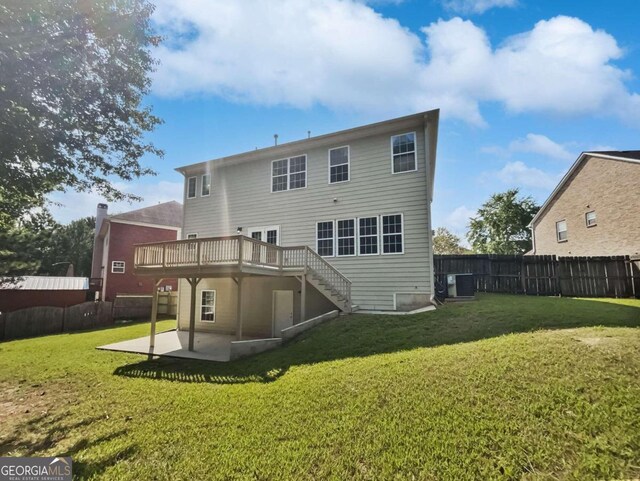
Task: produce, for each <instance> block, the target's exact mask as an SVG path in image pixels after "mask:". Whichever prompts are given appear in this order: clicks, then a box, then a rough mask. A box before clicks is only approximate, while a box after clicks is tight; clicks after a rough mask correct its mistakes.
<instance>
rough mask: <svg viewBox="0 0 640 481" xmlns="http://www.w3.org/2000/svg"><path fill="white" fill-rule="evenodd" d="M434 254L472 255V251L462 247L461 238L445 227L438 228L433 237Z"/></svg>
mask: <svg viewBox="0 0 640 481" xmlns="http://www.w3.org/2000/svg"><path fill="white" fill-rule="evenodd" d="M433 253H434V254H470V253H471V251H470V250H469V249H467V248H466V247H463V246H462V243H461V240H460V237H458V236H457V235H455V234H454V233H452V232H450V231H449V230H448V229H446V228H445V227H438V228H437V229H436V231H435V233H434V235H433Z"/></svg>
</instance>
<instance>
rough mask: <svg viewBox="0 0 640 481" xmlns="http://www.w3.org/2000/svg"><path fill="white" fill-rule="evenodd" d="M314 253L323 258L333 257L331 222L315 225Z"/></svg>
mask: <svg viewBox="0 0 640 481" xmlns="http://www.w3.org/2000/svg"><path fill="white" fill-rule="evenodd" d="M316 251H317V252H318V254H320V255H321V256H323V257H332V256H333V221H332V220H331V221H328V222H318V223H317V224H316Z"/></svg>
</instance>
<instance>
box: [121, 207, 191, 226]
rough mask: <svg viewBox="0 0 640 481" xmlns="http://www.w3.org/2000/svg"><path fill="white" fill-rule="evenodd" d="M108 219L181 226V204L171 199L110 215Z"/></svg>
mask: <svg viewBox="0 0 640 481" xmlns="http://www.w3.org/2000/svg"><path fill="white" fill-rule="evenodd" d="M108 219H109V220H126V221H130V222H142V223H144V224H156V225H166V226H170V227H182V204H181V203H180V202H176V201H175V200H172V201H170V202H165V203H163V204H158V205H152V206H151V207H144V208H142V209H136V210H132V211H129V212H124V213H122V214H114V215H110V216H109V217H108Z"/></svg>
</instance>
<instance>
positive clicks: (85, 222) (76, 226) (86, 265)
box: [38, 217, 96, 277]
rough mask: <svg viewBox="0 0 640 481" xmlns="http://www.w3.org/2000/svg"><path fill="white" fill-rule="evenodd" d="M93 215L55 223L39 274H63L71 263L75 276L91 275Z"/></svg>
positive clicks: (94, 220)
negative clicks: (66, 223) (64, 223)
mask: <svg viewBox="0 0 640 481" xmlns="http://www.w3.org/2000/svg"><path fill="white" fill-rule="evenodd" d="M95 226H96V219H95V217H85V218H83V219H78V220H74V221H73V222H71V223H69V224H68V225H59V224H58V225H56V227H55V228H54V229H53V230H52V232H51V234H50V236H49V239H48V242H47V245H46V247H45V249H44V252H43V256H42V262H41V264H40V268H39V270H38V273H39V274H46V275H51V276H60V275H64V274H65V272H66V271H67V268H68V266H69V264H73V268H74V273H75V275H76V276H81V277H91V256H92V253H93V233H94V229H95Z"/></svg>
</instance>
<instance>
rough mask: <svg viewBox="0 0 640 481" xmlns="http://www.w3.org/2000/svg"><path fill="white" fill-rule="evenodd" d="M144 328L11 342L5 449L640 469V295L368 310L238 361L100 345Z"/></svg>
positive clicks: (108, 474)
mask: <svg viewBox="0 0 640 481" xmlns="http://www.w3.org/2000/svg"><path fill="white" fill-rule="evenodd" d="M173 325H174V322H172V321H163V322H162V323H160V328H161V329H167V328H170V327H173ZM147 333H148V325H146V324H138V325H129V326H124V327H115V328H111V329H105V330H100V331H93V332H85V333H75V334H65V335H58V336H49V337H43V338H38V339H29V340H22V341H14V342H8V343H2V344H0V455H3V456H6V455H70V456H72V457H73V459H74V463H75V464H74V469H75V472H76V474H77V475H78V477H81V478H86V479H126V480H146V479H162V480H164V479H166V480H182V479H184V480H196V479H197V480H200V479H220V480H223V479H224V480H227V479H257V480H266V479H271V480H277V481H279V480H303V479H335V480H345V479H361V480H380V479H398V480H400V479H402V480H404V479H416V480H466V479H474V480H475V479H479V480H490V479H525V480H546V479H549V480H555V479H575V480H590V479H608V480H612V479H633V478H640V301H637V300H611V299H609V300H595V299H584V300H578V299H559V298H535V297H524V296H509V295H482V296H479V300H478V301H475V302H471V303H466V304H455V305H447V306H446V307H444V308H442V309H439V310H437V311H436V312H428V313H424V314H420V315H415V316H403V317H391V316H386V317H382V316H370V315H354V316H350V317H346V318H340V319H336V320H334V321H331V322H329V323H327V324H325V325H323V326H321V327H319V328H317V329H315V330H312V331H310V332H308V333H306V334H305V335H303V336H302V337H300V338H299V339H297V340H295V341H293V342H291V343H289V344H288V345H286V346H285V347H284V348H282V349H279V350H276V351H272V352H269V353H265V354H263V355H259V356H256V357H254V358H250V359H247V360H243V361H240V362H236V363H229V364H214V363H204V362H193V361H183V360H164V359H163V360H155V361H147V360H146V359H145V358H144V357H142V356H137V355H129V354H123V353H112V352H105V351H97V350H95V349H94V347H95V346H98V345H102V344H107V343H111V342H116V341H120V340H124V339H130V338H134V337H139V336H142V335H146V334H147Z"/></svg>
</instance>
